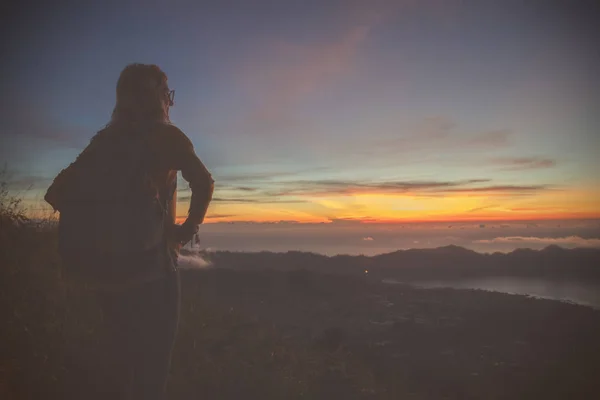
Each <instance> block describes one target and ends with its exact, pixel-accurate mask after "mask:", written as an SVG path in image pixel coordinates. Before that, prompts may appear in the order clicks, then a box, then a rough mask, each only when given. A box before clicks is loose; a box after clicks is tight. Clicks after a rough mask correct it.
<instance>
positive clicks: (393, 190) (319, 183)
mask: <svg viewBox="0 0 600 400" xmlns="http://www.w3.org/2000/svg"><path fill="white" fill-rule="evenodd" d="M489 182H490V180H489V179H467V180H460V181H392V182H368V181H344V180H315V181H295V182H281V183H280V186H282V187H283V188H282V189H281V190H279V191H276V192H273V193H272V195H274V196H290V195H302V196H327V195H353V194H361V193H362V194H369V193H385V194H410V195H426V196H430V195H432V196H435V195H444V194H449V193H465V194H471V195H482V196H484V195H511V196H515V195H527V194H532V193H535V192H539V191H544V190H549V189H550V188H551V187H550V186H548V185H486V186H479V185H478V184H481V183H489Z"/></svg>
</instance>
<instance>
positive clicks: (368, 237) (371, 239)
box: [362, 236, 375, 242]
mask: <svg viewBox="0 0 600 400" xmlns="http://www.w3.org/2000/svg"><path fill="white" fill-rule="evenodd" d="M362 240H364V241H365V242H372V241H374V240H375V239H373V238H372V237H371V236H367V237H364V238H363V239H362Z"/></svg>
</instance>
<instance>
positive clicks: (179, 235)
mask: <svg viewBox="0 0 600 400" xmlns="http://www.w3.org/2000/svg"><path fill="white" fill-rule="evenodd" d="M173 99H174V91H172V90H170V89H169V87H168V85H167V76H166V74H165V73H164V72H163V71H161V70H160V68H159V67H157V66H156V65H144V64H131V65H128V66H127V67H126V68H125V69H124V70H123V71H122V72H121V75H120V77H119V80H118V83H117V99H116V105H115V108H114V110H113V113H112V118H111V121H110V122H109V124H108V125H107V126H106V127H105V128H104V129H103V130H102V131H100V132H99V133H98V134H97V135H95V136H94V138H93V139H92V141H91V142H90V144H89V145H88V146H87V147H86V149H85V150H84V151H83V152H82V153H81V154H80V156H79V157H78V158H77V160H76V161H75V162H74V163H72V164H71V165H69V167H67V168H66V169H64V170H63V171H62V172H61V173H60V174H59V175H58V176H57V177H56V179H55V180H54V182H53V184H52V185H51V187H50V188H49V189H48V192H47V193H46V197H45V199H46V201H47V202H48V203H50V204H51V205H52V207H53V208H54V209H55V210H58V211H61V223H62V222H63V221H62V219H63V214H67V212H66V210H68V209H69V207H70V204H73V203H74V202H73V201H72V199H73V198H74V195H73V193H75V192H77V193H79V194H81V193H84V194H85V193H92V192H94V191H96V192H95V193H104V192H107V191H113V190H121V189H115V188H113V186H119V184H120V183H118V181H119V179H118V178H121V177H122V176H124V175H126V174H127V173H128V172H129V171H124V170H123V169H124V168H123V167H122V166H119V165H118V163H117V161H115V156H114V155H115V154H117V152H118V151H119V149H121V150H122V144H120V143H122V142H123V139H124V138H125V139H124V140H128V139H129V137H132V138H138V137H141V138H142V139H143V140H141V141H140V142H139V143H144V145H143V146H141V145H140V146H138V147H133V150H131V151H130V150H128V152H126V154H125V157H124V158H129V157H134V156H140V157H141V159H145V160H151V162H148V163H147V164H148V165H149V169H148V174H147V175H149V181H150V186H149V187H150V188H152V190H155V191H156V197H157V198H158V200H159V202H160V204H161V207H162V209H163V210H165V212H166V215H167V223H166V224H164V229H162V231H161V237H162V239H161V240H160V241H159V242H158V244H157V245H153V246H152V247H151V248H149V249H145V250H143V251H141V250H140V251H137V252H134V253H128V255H127V256H123V253H122V252H120V251H121V250H122V249H119V250H117V249H116V248H115V249H112V250H111V244H106V243H103V245H102V253H101V254H100V253H98V254H97V255H96V256H94V257H90V254H89V252H80V253H81V254H80V256H81V257H80V258H77V257H76V256H77V254H76V253H78V252H77V250H75V251H71V250H69V251H64V252H65V253H67V255H68V257H67V256H65V255H63V259H65V257H66V258H69V259H70V260H71V259H72V258H73V257H70V256H72V255H73V254H74V255H75V259H77V260H78V263H79V264H77V263H76V264H77V265H83V264H85V268H84V267H83V266H81V268H80V270H86V271H95V272H97V271H100V272H101V273H102V275H101V274H100V273H96V275H94V274H93V273H89V274H88V275H87V280H88V283H90V282H91V283H92V284H94V283H96V285H95V286H96V288H97V289H98V291H99V295H100V296H99V297H100V300H101V305H102V310H103V315H104V323H105V326H106V328H107V330H108V339H109V343H110V345H109V347H108V353H109V354H108V355H107V356H108V357H109V358H110V359H111V362H110V364H111V365H110V370H111V372H112V374H111V375H112V376H113V378H114V379H110V380H108V381H105V382H103V383H102V384H100V385H97V387H95V388H94V389H92V390H91V391H93V392H95V394H96V395H100V396H102V397H104V398H111V399H119V398H134V399H144V400H148V399H161V398H164V395H165V389H166V381H167V376H168V368H169V363H170V358H171V349H172V346H173V343H174V339H175V334H176V330H177V324H178V319H179V296H180V293H179V290H180V289H179V277H178V272H177V269H176V264H177V254H178V251H179V248H180V246H181V245H182V244H183V243H186V242H188V241H189V240H191V239H192V237H193V236H194V234H195V233H196V232H197V229H198V226H199V224H201V223H202V222H203V220H204V217H205V214H206V211H207V208H208V205H209V203H210V201H211V199H212V193H213V188H214V181H213V179H212V177H211V175H210V173H209V172H208V171H207V169H206V168H205V167H204V165H203V164H202V162H201V161H200V159H199V158H198V157H197V156H196V154H195V152H194V148H193V145H192V143H191V142H190V140H189V139H188V138H187V137H186V135H185V134H184V133H183V132H182V131H180V130H179V129H178V128H176V127H175V126H174V125H172V124H171V123H170V120H169V109H170V107H171V106H173ZM132 132H133V133H132ZM137 132H142V133H141V134H138V133H137ZM121 153H123V151H121ZM90 160H92V161H90ZM93 160H96V162H97V164H96V165H95V164H94V161H93ZM125 161H127V160H125ZM98 163H99V165H102V166H98ZM115 165H116V166H115ZM104 166H109V167H110V166H112V167H114V168H116V169H115V171H116V172H115V171H113V172H111V173H107V172H106V171H104V172H102V171H100V170H102V169H103V168H104ZM86 168H87V169H86ZM132 168H133V167H132ZM132 168H128V169H132ZM98 171H100V172H98ZM177 171H181V172H182V176H183V178H184V179H185V180H187V181H188V182H189V183H190V188H191V190H192V198H191V202H190V210H189V213H188V217H187V219H186V220H185V222H184V223H183V224H182V225H176V224H175V216H176V214H175V206H176V184H177ZM111 174H112V175H111ZM98 176H100V178H98ZM103 180H104V181H103ZM102 185H104V186H103V187H102V189H101V190H98V189H97V188H98V187H99V186H102ZM123 193H124V192H123ZM120 196H121V197H118V195H117V198H119V199H120V201H121V202H122V203H123V204H124V203H127V201H128V200H131V199H125V198H123V196H125V197H126V195H120ZM75 197H76V196H75ZM100 197H102V196H96V199H97V198H100ZM113 197H114V196H113ZM69 199H70V200H69ZM96 202H97V201H96ZM103 208H109V207H108V206H106V207H103ZM99 213H100V212H91V213H89V212H88V214H93V215H88V216H86V217H85V218H87V217H89V218H90V220H94V221H97V220H98V219H103V217H98V215H99ZM94 218H95V219H94ZM161 227H163V225H161ZM88 231H89V232H97V231H98V229H94V228H93V227H89V229H88ZM121 231H124V230H123V229H119V228H118V227H117V228H116V229H115V230H114V232H112V233H110V235H109V236H110V237H111V238H114V237H118V235H119V234H122V232H121ZM86 234H87V233H86V232H75V235H74V236H77V235H79V236H81V237H85V235H86ZM128 239H134V238H128ZM126 241H127V240H126ZM113 242H115V241H113ZM121 242H123V241H122V240H121ZM118 244H119V243H116V242H115V246H117V245H118ZM61 254H62V253H61ZM124 271H128V272H127V273H124ZM100 276H102V279H100ZM89 394H91V393H88V395H89ZM87 397H92V396H87Z"/></svg>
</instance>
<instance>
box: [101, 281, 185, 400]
mask: <svg viewBox="0 0 600 400" xmlns="http://www.w3.org/2000/svg"><path fill="white" fill-rule="evenodd" d="M179 300H180V283H179V274H178V272H177V271H171V272H169V273H168V274H167V276H166V277H165V278H161V279H158V280H155V281H151V282H148V283H145V284H143V285H141V286H139V287H136V288H133V289H130V290H127V291H123V292H116V293H104V294H103V295H101V298H100V304H101V306H102V310H103V314H104V325H105V328H106V330H107V340H108V342H107V344H108V346H106V347H105V349H106V351H107V354H106V360H108V368H109V373H108V374H107V376H108V378H106V379H105V381H104V383H102V384H101V385H99V387H98V388H97V393H95V394H96V395H100V396H99V397H100V398H106V399H115V400H119V399H136V400H137V399H143V400H154V399H164V398H165V392H166V383H167V377H168V372H169V365H170V359H171V350H172V347H173V343H174V341H175V335H176V331H177V324H178V322H179Z"/></svg>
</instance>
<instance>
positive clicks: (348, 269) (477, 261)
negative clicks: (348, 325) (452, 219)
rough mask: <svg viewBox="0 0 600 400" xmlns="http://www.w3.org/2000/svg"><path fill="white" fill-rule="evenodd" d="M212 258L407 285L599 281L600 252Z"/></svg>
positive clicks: (551, 249)
mask: <svg viewBox="0 0 600 400" xmlns="http://www.w3.org/2000/svg"><path fill="white" fill-rule="evenodd" d="M210 258H211V261H212V262H213V264H214V265H215V266H216V267H217V268H231V269H273V270H293V269H306V270H313V271H320V272H326V273H336V274H337V273H341V274H354V275H357V274H362V275H368V276H369V277H376V278H397V279H403V280H411V279H454V278H456V279H460V278H474V277H484V276H519V277H539V278H547V279H560V280H565V279H571V280H586V281H587V280H594V281H600V249H596V248H574V249H565V248H562V247H559V246H556V245H551V246H548V247H546V248H544V249H541V250H533V249H516V250H514V251H512V252H510V253H499V252H496V253H478V252H475V251H473V250H469V249H465V248H463V247H460V246H455V245H450V246H444V247H437V248H425V249H408V250H398V251H394V252H391V253H385V254H380V255H376V256H349V255H336V256H325V255H321V254H316V253H309V252H300V251H289V252H286V253H274V252H268V251H264V252H256V253H243V252H230V251H219V252H216V253H212V254H210ZM366 271H367V272H366Z"/></svg>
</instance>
